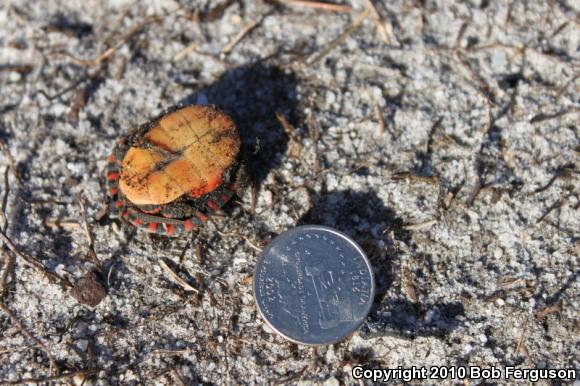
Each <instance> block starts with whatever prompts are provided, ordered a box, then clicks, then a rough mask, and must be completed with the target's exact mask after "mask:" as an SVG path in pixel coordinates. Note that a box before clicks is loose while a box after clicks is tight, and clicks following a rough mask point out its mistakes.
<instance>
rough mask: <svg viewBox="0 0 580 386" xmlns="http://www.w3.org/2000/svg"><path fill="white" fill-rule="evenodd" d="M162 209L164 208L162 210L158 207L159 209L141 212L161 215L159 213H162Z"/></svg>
mask: <svg viewBox="0 0 580 386" xmlns="http://www.w3.org/2000/svg"><path fill="white" fill-rule="evenodd" d="M161 209H162V208H161V207H160V206H158V207H157V208H155V209H150V210H145V209H141V211H143V212H145V213H149V214H154V213H159V212H161Z"/></svg>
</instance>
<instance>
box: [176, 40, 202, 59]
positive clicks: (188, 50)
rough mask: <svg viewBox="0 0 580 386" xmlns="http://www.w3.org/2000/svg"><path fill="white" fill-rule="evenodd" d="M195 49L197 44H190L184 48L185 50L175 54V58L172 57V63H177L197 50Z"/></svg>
mask: <svg viewBox="0 0 580 386" xmlns="http://www.w3.org/2000/svg"><path fill="white" fill-rule="evenodd" d="M197 47H199V45H198V44H197V43H191V44H189V45H187V46H185V48H183V49H182V50H180V51H179V52H178V53H177V54H175V56H174V57H173V61H174V62H179V61H180V60H181V59H183V58H185V57H186V56H187V55H188V54H190V53H192V52H194V51H195V50H197Z"/></svg>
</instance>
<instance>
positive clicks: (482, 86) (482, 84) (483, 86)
mask: <svg viewBox="0 0 580 386" xmlns="http://www.w3.org/2000/svg"><path fill="white" fill-rule="evenodd" d="M455 57H456V58H457V60H458V61H459V63H461V65H462V66H463V67H464V68H465V69H466V70H467V71H468V72H469V74H470V75H471V78H472V79H473V80H474V81H475V83H477V85H478V86H479V88H478V91H480V92H481V93H482V94H483V95H484V97H485V98H486V99H488V100H490V101H492V102H494V103H495V92H494V91H493V90H492V88H491V86H490V85H489V84H487V82H486V81H485V80H483V78H482V77H481V75H479V74H478V73H477V72H475V70H474V69H473V68H471V66H470V65H469V63H467V61H466V60H465V58H464V57H463V55H462V54H461V51H460V50H457V51H455Z"/></svg>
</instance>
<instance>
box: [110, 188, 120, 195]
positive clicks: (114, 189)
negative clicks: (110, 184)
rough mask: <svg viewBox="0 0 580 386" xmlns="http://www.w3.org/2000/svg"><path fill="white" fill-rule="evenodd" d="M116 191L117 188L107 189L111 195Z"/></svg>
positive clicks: (117, 190)
mask: <svg viewBox="0 0 580 386" xmlns="http://www.w3.org/2000/svg"><path fill="white" fill-rule="evenodd" d="M118 192H119V189H117V188H111V189H109V193H110V194H111V196H114V195H116V194H117V193H118Z"/></svg>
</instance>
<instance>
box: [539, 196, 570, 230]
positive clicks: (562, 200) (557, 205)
mask: <svg viewBox="0 0 580 386" xmlns="http://www.w3.org/2000/svg"><path fill="white" fill-rule="evenodd" d="M568 197H569V196H566V197H562V198H560V199H559V200H558V201H556V202H555V203H553V204H552V206H550V207H549V208H548V210H547V211H546V213H544V214H543V215H542V217H540V218H539V219H538V220H536V224H539V223H541V222H542V221H543V220H544V219H545V218H546V217H548V215H549V214H550V213H552V211H553V210H554V209H558V208H560V207H562V206H563V205H564V204H565V203H566V202H567V201H568Z"/></svg>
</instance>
